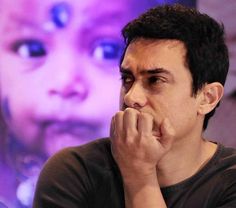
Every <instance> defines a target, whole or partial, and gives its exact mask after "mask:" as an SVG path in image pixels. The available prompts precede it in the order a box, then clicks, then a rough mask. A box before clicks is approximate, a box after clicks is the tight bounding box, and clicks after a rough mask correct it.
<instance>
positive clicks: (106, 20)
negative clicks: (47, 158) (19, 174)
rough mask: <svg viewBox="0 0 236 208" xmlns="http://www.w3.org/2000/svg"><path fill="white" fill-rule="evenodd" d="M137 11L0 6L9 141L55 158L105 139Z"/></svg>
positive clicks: (56, 4)
mask: <svg viewBox="0 0 236 208" xmlns="http://www.w3.org/2000/svg"><path fill="white" fill-rule="evenodd" d="M16 5H17V6H16ZM131 8H132V6H131V5H127V1H126V0H121V1H110V0H102V1H100V0H86V1H84V0H65V1H63V3H61V1H57V0H44V1H41V0H34V1H32V0H14V1H8V0H1V11H0V25H1V26H0V35H1V45H0V84H1V88H0V89H1V107H2V110H3V113H4V117H5V120H6V123H7V124H8V127H9V129H10V132H11V134H13V135H14V136H15V137H17V139H19V140H21V142H23V143H24V144H25V145H28V146H29V147H30V148H34V147H36V148H38V149H39V148H42V149H45V151H46V152H47V154H49V155H50V154H52V153H54V152H55V151H57V150H58V149H60V148H62V147H65V146H69V145H78V144H82V143H85V142H87V141H89V140H91V139H95V138H96V137H101V136H106V135H107V133H108V132H107V130H108V126H109V123H110V118H111V116H112V115H113V114H114V112H115V111H116V110H117V109H118V105H117V103H118V97H119V94H118V93H119V87H120V83H119V76H118V74H119V73H118V69H117V66H118V60H119V57H120V53H121V50H122V39H121V36H120V30H121V28H122V26H123V25H124V24H125V23H126V22H127V21H128V20H130V18H133V15H137V14H132V13H131V12H130V11H132V10H131ZM3 9H4V10H3Z"/></svg>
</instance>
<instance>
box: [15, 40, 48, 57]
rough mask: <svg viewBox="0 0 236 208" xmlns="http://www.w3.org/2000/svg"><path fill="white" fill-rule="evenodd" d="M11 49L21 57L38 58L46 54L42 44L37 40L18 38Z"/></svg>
mask: <svg viewBox="0 0 236 208" xmlns="http://www.w3.org/2000/svg"><path fill="white" fill-rule="evenodd" d="M13 51H14V52H15V53H17V54H18V55H20V56H21V57H22V58H40V57H42V56H45V55H46V54H47V52H46V49H45V46H44V44H43V43H42V42H41V41H39V40H20V41H17V42H16V43H15V44H14V45H13Z"/></svg>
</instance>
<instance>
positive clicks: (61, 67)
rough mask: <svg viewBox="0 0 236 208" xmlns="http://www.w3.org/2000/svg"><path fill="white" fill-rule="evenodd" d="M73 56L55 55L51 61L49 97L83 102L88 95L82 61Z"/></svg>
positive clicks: (87, 85) (66, 54) (69, 54)
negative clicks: (51, 72)
mask: <svg viewBox="0 0 236 208" xmlns="http://www.w3.org/2000/svg"><path fill="white" fill-rule="evenodd" d="M76 57H77V56H75V54H72V52H70V53H68V52H67V53H66V52H65V51H64V53H57V54H56V55H55V56H54V58H52V60H51V63H52V64H51V66H50V67H52V68H51V69H52V70H53V71H54V73H53V74H52V80H49V81H50V82H52V85H51V87H50V89H49V94H50V96H60V97H62V98H64V99H69V98H73V99H78V100H84V99H86V98H87V96H88V93H89V83H88V79H86V77H87V75H86V74H87V73H86V69H84V67H83V66H85V63H84V61H83V59H82V58H81V59H80V58H79V59H78V57H77V58H76Z"/></svg>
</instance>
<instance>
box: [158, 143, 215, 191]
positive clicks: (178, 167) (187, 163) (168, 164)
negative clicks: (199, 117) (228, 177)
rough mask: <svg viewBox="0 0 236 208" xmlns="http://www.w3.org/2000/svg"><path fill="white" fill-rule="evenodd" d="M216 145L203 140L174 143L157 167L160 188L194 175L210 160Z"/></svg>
mask: <svg viewBox="0 0 236 208" xmlns="http://www.w3.org/2000/svg"><path fill="white" fill-rule="evenodd" d="M216 149H217V145H216V144H214V143H211V142H208V141H206V140H204V139H198V140H195V141H191V142H190V141H189V140H188V141H181V142H176V143H175V144H174V146H173V148H172V150H171V151H170V152H169V153H168V154H166V155H165V156H164V157H163V158H162V160H161V161H160V162H159V163H158V166H157V177H158V182H159V184H160V186H161V187H166V186H170V185H174V184H177V183H179V182H181V181H184V180H186V179H187V178H189V177H191V176H193V175H194V174H196V173H197V172H198V171H199V170H200V169H201V168H202V167H203V166H205V164H206V163H207V162H208V161H209V160H210V159H211V158H212V156H213V155H214V153H215V152H216Z"/></svg>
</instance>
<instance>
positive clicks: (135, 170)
mask: <svg viewBox="0 0 236 208" xmlns="http://www.w3.org/2000/svg"><path fill="white" fill-rule="evenodd" d="M153 122H154V121H153V117H152V116H151V115H150V114H147V113H140V112H139V111H137V110H135V109H131V108H127V109H126V110H125V111H120V112H118V113H117V114H116V115H115V116H114V117H113V119H112V124H111V142H112V153H113V156H114V158H115V160H116V162H117V164H118V166H119V168H120V171H121V175H122V178H123V183H124V193H125V203H126V208H139V207H140V208H143V207H148V208H152V207H153V208H154V207H155V208H158V207H159V208H162V207H166V204H165V201H164V199H163V196H162V194H161V190H160V186H159V183H158V178H157V172H156V166H157V164H158V162H159V160H160V159H161V158H162V157H163V156H164V155H165V154H166V153H167V152H168V151H169V149H170V147H171V145H172V141H173V137H174V130H173V129H172V127H171V125H170V123H169V121H168V120H167V119H164V120H163V122H162V123H161V124H159V127H158V128H159V131H158V132H154V131H153V127H154V124H153Z"/></svg>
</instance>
